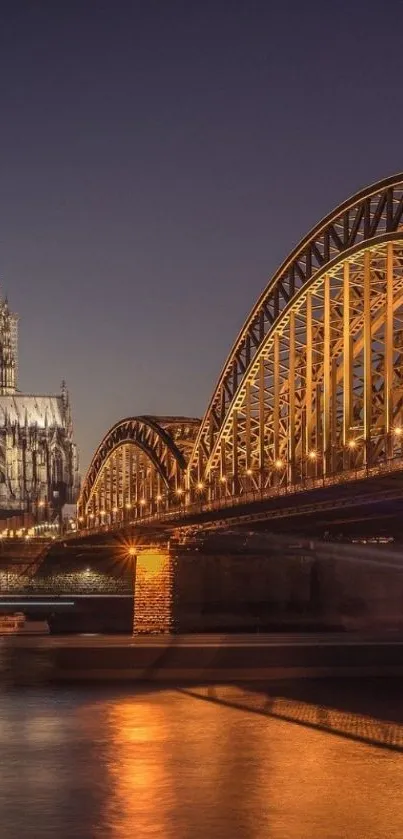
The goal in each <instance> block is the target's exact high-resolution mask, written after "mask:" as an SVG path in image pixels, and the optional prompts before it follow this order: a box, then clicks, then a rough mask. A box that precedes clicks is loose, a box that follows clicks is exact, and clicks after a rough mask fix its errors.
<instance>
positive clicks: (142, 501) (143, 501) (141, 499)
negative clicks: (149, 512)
mask: <svg viewBox="0 0 403 839" xmlns="http://www.w3.org/2000/svg"><path fill="white" fill-rule="evenodd" d="M145 503H146V500H145V498H140V504H141V506H142V507H144V504H145Z"/></svg>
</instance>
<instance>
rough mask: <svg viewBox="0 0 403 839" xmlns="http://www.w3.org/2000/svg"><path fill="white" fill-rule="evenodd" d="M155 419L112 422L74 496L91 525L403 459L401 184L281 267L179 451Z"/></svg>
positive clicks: (313, 238)
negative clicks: (129, 512) (130, 427)
mask: <svg viewBox="0 0 403 839" xmlns="http://www.w3.org/2000/svg"><path fill="white" fill-rule="evenodd" d="M147 420H150V418H144V417H143V418H137V419H134V420H130V421H127V420H125V421H123V423H118V424H117V425H116V426H114V428H113V429H111V431H110V432H108V435H106V437H105V439H104V441H103V442H102V443H101V446H100V447H99V449H98V451H97V453H96V455H95V456H94V459H93V462H92V464H91V467H90V470H89V473H88V475H87V478H86V481H85V482H84V486H83V490H82V494H81V498H80V505H81V506H80V509H79V512H80V514H81V518H82V519H83V520H84V519H85V521H86V524H88V519H89V517H90V516H92V518H93V521H94V524H95V521H96V520H97V521H100V520H101V514H102V511H103V513H104V516H106V515H108V516H109V518H110V517H111V515H112V512H111V511H112V510H115V509H116V510H117V511H124V509H125V507H126V506H127V505H128V504H130V505H131V504H132V500H133V498H135V505H136V510H138V512H136V516H137V515H141V506H142V507H143V508H144V511H143V512H144V515H151V514H155V515H158V514H159V513H162V512H164V513H166V511H167V510H169V509H177V507H178V504H180V505H183V506H184V507H189V506H191V505H193V504H199V505H202V504H206V505H208V504H211V503H214V504H215V505H216V504H219V503H220V501H222V503H223V505H226V504H228V501H229V500H230V499H231V498H238V499H239V498H242V496H244V497H245V499H246V497H247V496H248V495H249V494H250V493H251V492H252V493H253V492H256V491H258V492H260V493H261V494H262V493H268V494H270V492H272V491H274V490H276V489H279V488H280V489H281V488H284V487H287V486H291V485H292V486H297V485H301V484H303V483H304V482H306V481H309V480H317V479H320V478H321V479H324V480H325V479H326V480H328V479H329V480H331V479H332V478H333V477H337V476H342V475H343V473H346V474H347V473H351V472H352V471H354V470H361V469H362V468H366V469H370V470H371V472H372V473H373V470H374V469H375V470H376V468H377V466H378V465H379V467H380V468H381V467H382V466H383V465H384V464H385V462H389V461H391V460H393V459H394V458H396V459H400V458H401V456H402V454H403V451H402V444H403V175H398V176H396V177H393V178H389V179H386V180H385V181H382V182H380V183H378V184H375V185H374V186H372V187H369V188H368V189H366V190H364V191H362V192H361V193H359V194H358V195H356V196H354V197H353V198H351V199H350V200H349V201H347V202H345V203H344V204H342V205H341V206H340V207H339V208H337V209H336V210H335V211H334V212H333V213H331V214H330V215H329V216H328V217H327V218H325V219H324V220H323V221H322V222H320V224H319V225H317V227H315V228H314V230H313V231H312V232H311V233H310V234H308V236H307V237H305V239H303V241H302V242H301V243H300V245H299V246H298V247H297V248H296V249H295V250H294V251H293V253H292V254H291V255H290V257H289V258H288V259H287V260H286V261H285V262H284V264H283V265H282V266H281V268H280V269H279V271H278V272H277V273H276V274H275V275H274V277H273V278H272V279H271V281H270V282H269V284H268V286H267V288H266V289H265V291H264V292H263V294H262V296H261V297H260V299H259V300H258V301H257V303H256V305H255V307H254V308H253V310H252V312H251V314H250V316H249V318H248V320H247V322H246V323H245V325H244V327H243V329H242V330H241V332H240V334H239V336H238V338H237V340H236V342H235V344H234V346H233V348H232V350H231V352H230V355H229V357H228V359H227V362H226V364H225V366H224V369H223V372H222V374H221V376H220V379H219V381H218V384H217V386H216V389H215V391H214V393H213V396H212V399H211V402H210V405H209V407H208V409H207V411H206V414H205V416H204V418H203V421H202V422H201V424H199V423H198V421H195V420H186V419H183V418H182V419H181V422H182V425H183V423H185V424H186V423H190V424H191V429H192V432H191V434H189V435H188V437H187V445H186V447H185V449H184V448H183V446H182V448H181V447H180V446H177V447H176V448H177V451H176V450H175V449H174V448H173V447H172V443H174V446H176V443H175V441H174V439H173V438H172V440H170V441H169V440H168V439H166V438H164V439H163V434H162V435H161V434H160V432H159V431H158V430H157V432H156V429H155V428H154V427H152V426H151V425H150V422H149V423H148V425H147V422H146V421H147ZM128 422H132V423H134V424H136V423H137V426H136V430H135V431H133V434H132V438H131V439H128V436H127V434H126V437H125V433H126V431H127V429H126V431H124V430H123V431H122V425H123V424H124V423H126V424H127V423H128ZM142 423H143V426H142V427H141V424H142ZM144 423H146V424H145V425H144ZM155 423H156V425H158V420H155ZM159 427H160V428H161V430H162V432H164V433H165V432H166V430H167V428H166V426H164V425H163V423H162V424H161V423H160V426H159ZM183 427H185V426H183ZM188 427H190V426H188ZM119 434H123V436H122V437H121V438H119V439H118V437H119ZM142 434H143V435H145V437H142ZM153 434H157V437H155V438H154V439H153V440H152V441H151V442H150V440H151V438H152V437H153ZM168 434H169V436H171V432H170V431H169V429H168ZM147 435H149V437H148V438H147V439H148V441H149V442H146V437H147ZM174 436H175V435H174ZM157 438H158V439H157ZM158 446H160V449H158ZM161 446H162V448H161ZM164 446H165V449H164ZM157 449H158V453H157ZM133 450H136V451H137V452H140V454H139V455H138V454H136V455H134V454H133ZM130 452H132V454H131V453H130ZM133 457H134V458H138V459H137V460H136V462H135V465H134V466H133ZM128 463H131V464H132V465H131V466H128V465H127V464H128ZM123 464H125V465H123ZM147 469H148V470H149V471H148V473H147ZM150 470H151V471H150ZM118 474H119V475H121V476H123V477H122V479H117V478H116V475H118ZM147 474H148V475H149V477H146V475H147ZM150 475H151V477H150ZM125 476H126V477H125ZM125 487H126V488H125ZM127 498H128V499H129V500H127ZM95 499H96V500H95ZM116 514H117V513H116ZM119 514H120V513H119Z"/></svg>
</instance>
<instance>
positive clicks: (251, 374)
mask: <svg viewBox="0 0 403 839" xmlns="http://www.w3.org/2000/svg"><path fill="white" fill-rule="evenodd" d="M387 242H393V243H397V242H403V231H401V232H399V233H390V234H385V235H382V236H377V237H375V238H374V239H373V240H371V245H372V246H376V245H381V244H384V243H385V244H386V243H387ZM366 248H367V243H365V242H359V243H358V244H356V245H355V246H354V247H352V248H349V249H348V251H346V252H344V253H342V254H340V255H339V256H337V257H335V258H334V259H332V260H331V261H330V262H329V263H328V264H327V265H325V266H324V267H323V268H321V269H320V270H319V271H318V272H317V273H316V274H315V276H314V277H312V279H311V280H310V281H309V282H307V283H306V284H305V285H303V286H301V287H300V288H299V289H298V290H296V291H295V294H294V296H293V298H292V299H290V300H289V301H288V302H287V304H286V305H285V306H284V308H283V309H282V311H281V312H280V313H279V315H278V317H277V318H276V319H275V320H274V322H273V325H272V326H271V327H270V329H269V330H268V332H267V334H266V335H265V337H264V339H263V341H262V342H261V345H260V348H259V351H258V352H257V353H256V355H255V356H254V358H253V360H252V361H251V363H250V365H249V367H248V369H247V370H246V371H245V374H244V377H243V379H242V382H241V384H240V385H239V387H238V388H237V390H236V392H235V393H234V395H233V399H232V400H231V402H230V403H229V404H228V406H227V411H226V415H225V417H224V419H223V422H222V424H221V426H220V428H219V429H218V430H217V433H216V435H215V437H214V444H213V446H212V447H211V450H210V452H209V457H208V459H207V460H206V464H205V474H204V477H205V476H206V474H207V473H208V472H209V470H210V468H211V466H212V464H213V462H214V459H217V457H218V451H219V447H220V443H221V439H222V437H223V434H224V433H225V429H226V425H227V423H228V421H229V418H230V415H231V412H232V409H233V407H234V405H235V404H236V402H237V401H239V400H241V399H242V398H243V396H244V393H245V387H246V383H247V381H248V380H251V379H253V378H255V376H256V373H257V365H258V364H259V360H260V358H261V357H262V355H264V353H265V350H266V347H267V345H268V344H269V342H270V340H271V339H272V336H273V333H274V332H275V331H276V330H277V329H281V323H282V321H284V320H285V319H286V318H287V315H288V314H289V312H290V311H291V310H292V308H293V307H295V305H297V304H298V300H299V298H302V297H303V295H304V294H305V292H306V291H307V290H308V288H310V287H311V286H312V285H313V284H314V283H319V282H320V281H321V280H322V278H323V277H324V275H325V274H329V273H330V272H331V271H332V270H335V269H336V268H337V267H338V265H339V264H340V262H343V261H344V260H345V259H349V258H351V257H353V256H354V255H356V254H358V253H360V251H363V250H365V249H366ZM398 303H400V300H399V301H395V304H394V305H395V306H396V305H398ZM377 322H378V321H377ZM361 346H362V342H361V344H357V346H356V348H355V352H358V351H359V350H360V348H361ZM339 376H340V372H339Z"/></svg>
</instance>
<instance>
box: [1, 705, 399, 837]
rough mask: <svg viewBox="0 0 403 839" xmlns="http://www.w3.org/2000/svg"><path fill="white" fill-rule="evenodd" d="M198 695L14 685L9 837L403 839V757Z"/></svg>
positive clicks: (6, 715) (5, 820)
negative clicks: (18, 687) (37, 687)
mask: <svg viewBox="0 0 403 839" xmlns="http://www.w3.org/2000/svg"><path fill="white" fill-rule="evenodd" d="M195 693H196V694H197V692H193V691H191V692H188V691H184V692H182V691H176V690H174V689H169V690H159V691H146V690H142V691H139V690H133V691H132V690H131V689H130V688H125V689H122V690H113V691H112V690H105V689H103V688H99V689H92V690H87V689H83V688H77V689H59V690H56V689H55V690H50V689H48V690H46V691H45V690H44V691H40V690H36V691H34V690H32V689H30V690H28V689H25V690H22V689H21V690H20V691H18V692H7V693H2V694H1V693H0V711H1V715H0V749H1V751H0V755H1V757H0V836H1V839H26V838H27V839H28V837H29V839H31V838H32V839H47V838H48V837H49V839H50V837H52V839H75V837H94V839H96V837H105V839H107V837H108V838H109V837H111V839H112V837H113V839H126V837H136V839H141V837H145V838H146V837H158V839H207V837H209V839H219V838H220V839H221V837H226V839H227V838H228V839H238V837H242V839H243V837H245V839H263V837H270V839H318V837H321V839H322V837H324V839H346V837H348V839H350V837H351V839H353V837H354V839H361V837H362V839H395V837H396V839H402V837H403V796H402V790H403V754H401V753H399V752H393V751H390V750H389V749H385V748H379V747H378V748H377V747H375V746H373V745H367V744H364V743H360V742H354V741H352V740H349V739H346V738H345V737H342V736H338V735H335V734H330V733H328V732H322V731H317V730H314V729H312V728H309V727H306V726H305V725H296V724H294V723H292V722H286V721H283V720H281V719H273V718H272V717H268V716H266V715H264V714H262V713H261V711H260V710H259V709H260V705H259V702H260V699H258V698H257V699H256V701H255V704H254V697H253V694H250V693H249V694H248V696H247V701H245V706H244V707H242V705H243V702H242V699H243V692H242V691H239V690H238V691H237V693H236V701H237V704H238V705H240V707H232V705H231V702H232V698H233V696H234V689H232V688H221V689H220V692H219V694H218V693H217V695H216V697H215V698H214V700H213V701H210V698H211V697H210V698H209V697H208V693H207V691H206V690H205V691H204V693H203V692H200V693H199V694H198V695H195ZM202 693H203V696H202ZM218 697H219V699H218V701H217V698H218ZM245 697H246V694H245Z"/></svg>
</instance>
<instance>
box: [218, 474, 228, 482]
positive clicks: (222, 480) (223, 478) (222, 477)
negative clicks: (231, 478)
mask: <svg viewBox="0 0 403 839" xmlns="http://www.w3.org/2000/svg"><path fill="white" fill-rule="evenodd" d="M220 481H221V483H222V484H226V483H227V479H226V477H225V475H221V478H220Z"/></svg>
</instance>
